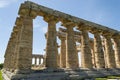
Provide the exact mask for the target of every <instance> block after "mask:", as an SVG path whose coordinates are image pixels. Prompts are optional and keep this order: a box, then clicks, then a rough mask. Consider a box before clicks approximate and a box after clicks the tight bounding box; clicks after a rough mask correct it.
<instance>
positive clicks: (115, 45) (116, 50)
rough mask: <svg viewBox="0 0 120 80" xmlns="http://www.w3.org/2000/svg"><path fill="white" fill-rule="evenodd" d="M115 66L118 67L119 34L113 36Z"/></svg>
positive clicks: (119, 59) (119, 66) (119, 56)
mask: <svg viewBox="0 0 120 80" xmlns="http://www.w3.org/2000/svg"><path fill="white" fill-rule="evenodd" d="M113 41H114V53H115V62H116V67H117V68H120V36H113Z"/></svg>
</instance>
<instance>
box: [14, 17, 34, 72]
mask: <svg viewBox="0 0 120 80" xmlns="http://www.w3.org/2000/svg"><path fill="white" fill-rule="evenodd" d="M32 42H33V20H32V18H31V17H29V16H24V17H22V24H21V26H20V35H19V40H18V46H19V48H18V52H17V56H18V57H17V64H16V72H18V73H28V72H30V70H31V64H32Z"/></svg>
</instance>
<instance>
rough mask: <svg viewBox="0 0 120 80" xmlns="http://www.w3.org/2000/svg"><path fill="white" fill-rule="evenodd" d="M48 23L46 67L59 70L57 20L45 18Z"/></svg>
mask: <svg viewBox="0 0 120 80" xmlns="http://www.w3.org/2000/svg"><path fill="white" fill-rule="evenodd" d="M44 20H45V21H46V22H47V23H48V32H47V45H46V67H47V68H58V63H57V62H58V61H57V60H58V50H57V40H56V36H57V34H56V23H57V21H56V19H55V18H54V17H44Z"/></svg>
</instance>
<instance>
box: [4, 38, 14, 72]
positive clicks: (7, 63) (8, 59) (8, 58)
mask: <svg viewBox="0 0 120 80" xmlns="http://www.w3.org/2000/svg"><path fill="white" fill-rule="evenodd" d="M12 39H13V38H10V40H9V42H8V46H7V49H6V52H5V61H4V68H5V69H6V70H10V68H11V58H12V57H11V55H12V53H11V48H12V44H13V43H12Z"/></svg>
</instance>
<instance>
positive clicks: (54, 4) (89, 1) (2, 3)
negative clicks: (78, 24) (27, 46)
mask: <svg viewBox="0 0 120 80" xmlns="http://www.w3.org/2000/svg"><path fill="white" fill-rule="evenodd" d="M24 1H25V0H0V63H2V62H3V60H4V53H5V50H6V47H7V43H8V40H9V38H10V34H11V32H12V29H13V26H14V24H15V20H16V17H17V16H18V10H19V6H20V4H21V3H23V2H24ZM30 1H33V2H35V3H38V4H40V5H43V6H46V7H49V8H53V9H56V10H59V11H62V12H65V13H68V14H71V15H73V16H77V17H80V18H83V19H86V20H89V21H92V22H96V23H99V24H102V25H105V26H108V27H110V28H113V29H117V30H120V0H30ZM46 30H47V24H46V23H45V22H44V21H43V20H42V17H37V18H36V19H35V20H34V44H33V47H34V48H33V53H34V54H43V53H45V52H44V50H43V49H45V45H46V41H45V37H44V33H45V32H46Z"/></svg>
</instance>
